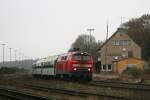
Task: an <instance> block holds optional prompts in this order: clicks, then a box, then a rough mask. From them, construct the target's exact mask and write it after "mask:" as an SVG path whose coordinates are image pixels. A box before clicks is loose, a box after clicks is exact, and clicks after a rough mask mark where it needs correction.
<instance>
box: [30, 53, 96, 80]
mask: <svg viewBox="0 0 150 100" xmlns="http://www.w3.org/2000/svg"><path fill="white" fill-rule="evenodd" d="M92 71H93V60H92V56H91V55H90V54H89V53H87V52H69V53H66V54H62V55H57V56H49V57H46V58H43V59H40V60H39V61H37V62H36V63H35V64H33V76H34V77H55V78H83V79H86V80H91V79H92Z"/></svg>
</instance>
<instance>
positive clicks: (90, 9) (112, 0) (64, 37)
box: [0, 0, 150, 61]
mask: <svg viewBox="0 0 150 100" xmlns="http://www.w3.org/2000/svg"><path fill="white" fill-rule="evenodd" d="M149 13H150V0H0V44H3V43H5V44H6V46H5V59H6V60H9V49H8V48H10V47H11V48H12V57H14V50H15V49H17V56H18V53H23V54H24V55H25V56H30V57H33V58H41V57H44V56H48V55H55V54H60V53H64V52H67V50H68V49H69V48H70V46H71V44H72V43H73V42H74V40H75V39H76V38H77V37H78V35H79V34H82V33H85V34H89V32H87V31H86V30H87V28H94V29H95V31H94V33H92V35H94V37H95V38H96V40H97V41H98V40H104V39H105V37H106V22H107V20H109V36H111V35H112V34H113V33H114V32H115V31H116V29H117V27H119V25H120V23H121V17H123V20H122V21H123V22H126V21H128V20H129V19H131V18H135V17H140V16H141V15H143V14H149ZM0 61H2V45H0Z"/></svg>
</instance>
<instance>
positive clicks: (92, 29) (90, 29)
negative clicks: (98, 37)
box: [87, 28, 95, 51]
mask: <svg viewBox="0 0 150 100" xmlns="http://www.w3.org/2000/svg"><path fill="white" fill-rule="evenodd" d="M94 30H95V29H94V28H89V29H87V31H89V32H90V38H89V51H90V44H91V33H92V31H93V32H94Z"/></svg>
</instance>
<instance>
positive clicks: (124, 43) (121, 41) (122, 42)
mask: <svg viewBox="0 0 150 100" xmlns="http://www.w3.org/2000/svg"><path fill="white" fill-rule="evenodd" d="M129 44H130V40H113V41H112V45H116V46H117V45H120V46H121V45H122V46H123V45H129Z"/></svg>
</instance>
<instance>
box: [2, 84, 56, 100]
mask: <svg viewBox="0 0 150 100" xmlns="http://www.w3.org/2000/svg"><path fill="white" fill-rule="evenodd" d="M0 95H2V96H5V97H8V98H11V99H14V100H56V99H55V98H50V97H43V96H39V95H33V94H31V93H27V92H22V91H17V90H13V89H8V88H3V87H0Z"/></svg>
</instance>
